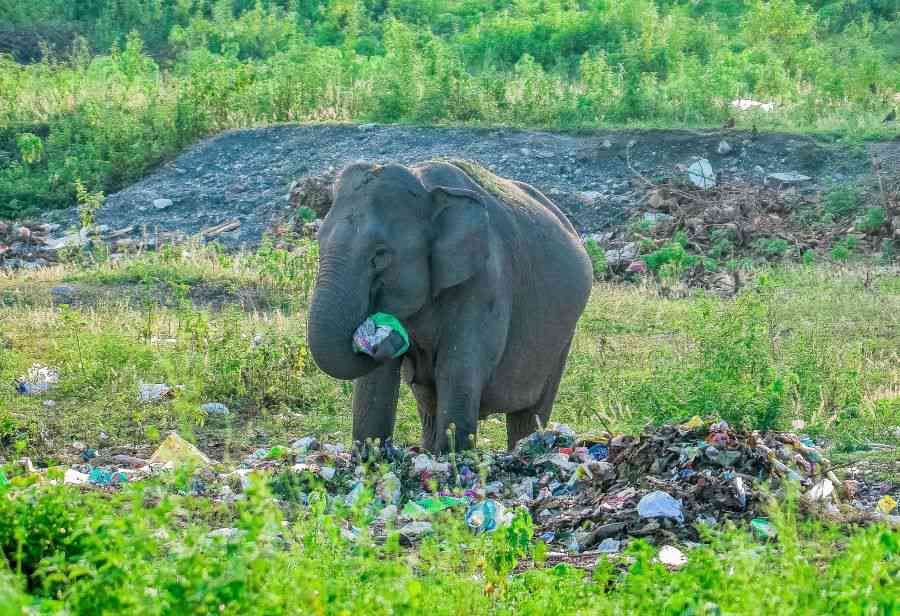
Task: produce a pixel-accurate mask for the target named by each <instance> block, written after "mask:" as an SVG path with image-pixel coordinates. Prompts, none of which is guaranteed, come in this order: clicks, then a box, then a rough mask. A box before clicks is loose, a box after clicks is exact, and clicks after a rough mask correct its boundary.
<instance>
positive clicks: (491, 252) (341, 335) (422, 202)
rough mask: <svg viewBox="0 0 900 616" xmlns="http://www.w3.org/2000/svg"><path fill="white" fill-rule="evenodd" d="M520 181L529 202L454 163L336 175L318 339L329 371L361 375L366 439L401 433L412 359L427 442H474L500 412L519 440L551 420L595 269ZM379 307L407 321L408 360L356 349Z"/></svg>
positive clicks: (563, 224)
mask: <svg viewBox="0 0 900 616" xmlns="http://www.w3.org/2000/svg"><path fill="white" fill-rule="evenodd" d="M510 184H511V185H512V186H513V190H515V191H517V192H518V193H519V195H520V197H521V198H520V199H519V200H518V201H519V203H516V202H514V201H513V200H507V199H504V200H502V201H501V200H499V199H498V198H495V197H494V196H493V194H492V193H490V192H488V191H486V190H485V189H483V188H482V187H481V186H480V185H479V184H478V183H476V182H475V181H474V180H473V179H472V178H471V177H470V176H469V175H467V174H466V173H465V172H463V171H462V170H461V169H460V168H459V167H457V166H455V165H453V164H449V163H444V162H428V163H423V164H421V165H418V166H413V167H405V166H402V165H394V164H392V165H386V166H378V165H372V164H368V163H357V164H353V165H351V166H349V167H347V168H346V169H345V170H344V171H343V172H342V174H341V175H340V177H339V178H338V181H337V182H336V184H335V188H334V190H335V200H334V205H333V207H332V209H331V211H330V212H329V213H328V216H327V217H326V218H325V221H324V223H323V225H322V228H321V230H320V231H319V243H320V261H319V276H318V279H317V281H316V287H315V292H314V296H313V300H312V304H311V306H310V311H309V322H308V342H309V348H310V350H311V352H312V356H313V359H314V360H315V362H316V364H318V366H319V367H320V368H321V369H322V370H323V371H325V372H326V373H328V374H329V375H331V376H333V377H335V378H338V379H348V380H349V379H353V380H354V381H355V382H354V387H353V439H354V441H357V442H364V441H366V440H367V439H381V440H384V439H386V438H389V437H391V435H392V433H393V430H394V420H395V415H396V407H397V396H398V390H399V385H400V379H401V368H402V373H403V378H404V380H405V381H406V382H407V383H408V384H409V385H410V386H411V388H412V391H413V394H414V395H415V398H416V401H417V405H418V410H419V415H420V417H421V420H422V431H423V433H422V445H423V446H424V447H425V448H427V449H429V450H432V451H440V452H443V451H447V450H449V449H451V448H455V449H464V448H468V447H471V446H473V445H474V441H475V434H476V431H477V426H478V419H479V418H481V417H485V416H486V415H488V414H490V413H496V412H501V413H506V414H507V436H508V444H509V447H512V446H513V445H514V444H515V443H516V442H517V441H518V440H519V439H520V438H522V437H524V436H527V435H528V434H530V433H531V432H533V431H534V430H535V429H536V426H537V422H536V418H539V419H540V421H541V424H542V425H545V424H546V422H547V420H548V418H549V416H550V409H551V406H552V404H553V400H554V398H555V397H556V392H557V388H558V386H559V381H560V377H561V376H562V372H563V368H564V366H565V362H566V356H567V355H568V352H569V345H570V343H571V341H572V336H573V333H574V329H575V323H576V321H577V320H578V317H579V316H580V315H581V313H582V311H583V310H584V307H585V304H586V303H587V299H588V295H589V294H590V289H591V281H592V270H591V264H590V260H589V258H588V256H587V253H586V252H585V250H584V247H583V246H582V243H581V241H580V239H579V237H578V235H577V233H576V231H575V229H574V228H573V227H572V225H571V223H569V221H568V220H567V219H566V218H565V216H564V215H563V214H562V213H561V212H560V211H559V209H557V208H556V206H554V205H553V204H552V203H551V202H550V201H549V200H548V199H547V198H546V197H545V196H544V195H542V194H541V193H540V192H538V191H537V190H535V189H534V188H532V187H530V186H528V185H527V184H522V183H518V182H510ZM507 201H508V202H507ZM374 312H388V313H391V314H393V315H395V316H396V317H397V318H398V319H400V321H401V322H402V323H403V324H404V326H405V327H406V328H407V329H408V331H409V334H410V349H409V351H408V352H407V353H406V354H405V355H404V356H403V357H401V358H398V359H391V358H389V357H388V358H380V360H378V361H376V360H375V359H373V358H370V357H368V356H366V355H361V354H356V353H354V352H353V351H352V343H351V339H352V335H353V332H354V330H355V329H356V328H357V327H358V326H359V325H360V323H362V321H363V320H364V319H365V318H366V317H367V316H368V315H370V314H372V313H374Z"/></svg>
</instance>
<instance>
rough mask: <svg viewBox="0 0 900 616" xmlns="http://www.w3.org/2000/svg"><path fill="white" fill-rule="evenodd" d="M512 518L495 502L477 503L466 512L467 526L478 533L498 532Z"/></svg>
mask: <svg viewBox="0 0 900 616" xmlns="http://www.w3.org/2000/svg"><path fill="white" fill-rule="evenodd" d="M511 518H512V514H511V513H510V512H507V511H506V509H505V508H504V507H503V505H501V504H500V503H498V502H497V501H494V500H485V501H480V502H476V503H474V504H473V505H472V506H471V507H469V510H468V511H466V524H468V525H469V528H471V529H472V530H473V531H475V532H476V533H484V532H491V531H493V530H496V529H497V528H498V527H500V526H502V525H504V524H506V523H508V522H509V520H510V519H511Z"/></svg>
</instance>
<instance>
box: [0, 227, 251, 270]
mask: <svg viewBox="0 0 900 616" xmlns="http://www.w3.org/2000/svg"><path fill="white" fill-rule="evenodd" d="M240 226H241V222H240V221H239V220H237V219H235V220H226V221H224V222H222V223H220V224H217V225H213V226H211V227H208V228H204V229H203V230H202V231H201V233H200V239H202V240H212V239H215V238H217V237H218V236H220V235H222V234H224V233H230V232H232V231H234V230H236V229H238V228H239V227H240ZM60 232H61V227H60V225H57V224H51V223H40V224H38V223H34V224H14V223H7V222H2V221H0V268H6V269H12V270H16V269H39V268H41V267H46V266H48V265H51V264H53V263H58V262H60V261H65V260H66V258H67V256H66V255H67V253H74V252H78V251H80V250H82V249H86V248H90V247H91V246H93V245H95V243H96V242H101V243H102V244H103V245H104V246H105V247H106V249H108V250H109V251H110V253H111V257H112V258H113V259H115V258H118V257H121V256H124V255H125V254H128V253H134V252H139V251H143V250H155V249H156V247H158V246H163V245H168V244H176V243H182V242H185V241H186V240H187V239H188V238H187V236H186V235H185V234H184V233H182V232H180V231H171V232H162V231H159V230H155V229H149V228H147V227H141V228H139V227H137V226H135V225H130V226H127V227H123V228H121V229H110V228H109V227H108V226H106V225H100V226H97V227H95V228H94V229H93V230H92V231H91V232H90V233H89V232H88V231H87V230H86V229H82V230H80V231H74V230H70V231H68V232H66V233H64V234H63V235H59V233H60Z"/></svg>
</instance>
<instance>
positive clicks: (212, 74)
mask: <svg viewBox="0 0 900 616" xmlns="http://www.w3.org/2000/svg"><path fill="white" fill-rule="evenodd" d="M508 4H509V3H506V4H504V3H500V4H496V3H494V4H490V3H489V4H487V5H482V4H479V3H475V2H468V1H466V2H449V1H447V0H404V1H403V2H400V3H398V2H391V3H389V4H385V3H384V2H365V3H363V2H332V1H329V2H326V3H316V2H307V1H300V0H259V1H258V2H257V1H256V0H253V1H250V0H233V1H232V0H217V1H215V2H208V1H204V2H188V1H185V0H152V1H151V0H91V1H90V2H87V3H85V2H81V3H68V2H62V1H61V0H35V1H34V2H12V3H11V2H10V0H6V1H5V3H4V4H0V21H3V22H4V23H6V22H8V23H13V24H20V25H28V27H32V28H40V27H41V26H42V25H45V24H46V23H47V22H48V20H49V21H55V20H57V19H59V20H63V21H66V22H70V23H72V24H74V29H75V31H78V32H81V33H83V36H84V37H85V38H83V39H81V38H79V39H76V41H75V42H74V43H73V45H72V49H70V50H57V52H55V53H51V54H50V55H48V56H47V57H46V58H45V59H44V60H43V61H41V62H36V63H33V64H30V65H21V64H18V63H16V62H13V61H11V60H9V59H0V150H2V152H3V155H0V216H14V215H18V214H21V213H23V212H37V211H40V210H44V209H47V208H50V207H65V206H68V205H72V204H73V202H74V189H73V183H74V180H75V179H76V178H78V179H80V180H81V181H82V182H83V183H84V186H85V188H86V189H87V190H88V191H90V192H96V191H102V192H104V193H106V194H109V193H111V192H112V191H114V190H116V189H118V188H120V187H121V186H122V185H124V184H125V183H128V182H131V181H133V180H134V179H135V178H137V177H139V176H140V175H142V174H143V173H145V172H146V171H147V170H148V169H149V168H151V167H152V166H153V165H156V164H158V163H159V162H160V161H162V160H164V159H165V158H167V157H169V156H171V155H172V154H174V153H175V152H177V151H178V149H179V148H182V147H184V146H185V145H186V144H189V143H192V142H193V141H195V140H196V139H197V138H199V137H202V136H204V135H206V134H209V133H211V132H215V131H219V130H222V129H226V128H234V127H246V126H258V125H260V124H266V123H271V122H290V121H322V120H327V121H347V120H366V119H372V120H378V121H382V122H404V121H408V122H428V123H440V122H467V123H478V124H515V125H527V126H536V127H537V126H543V127H563V128H574V127H595V126H597V125H598V124H601V123H608V122H623V123H629V122H634V121H639V122H643V123H647V124H654V125H663V126H666V125H668V126H694V125H698V124H699V125H704V124H705V125H710V124H718V123H721V121H722V120H723V119H724V118H725V117H727V116H728V114H729V109H728V107H727V101H729V100H731V99H733V98H735V97H746V96H753V97H766V98H771V99H773V100H778V101H780V102H781V105H779V107H778V109H777V111H775V112H773V113H771V114H767V117H766V127H767V128H792V129H829V130H832V129H833V130H837V131H838V132H849V131H852V132H860V131H862V132H866V131H868V132H871V133H874V134H877V133H879V132H881V133H883V132H884V131H886V130H889V128H885V127H884V126H883V125H882V123H881V119H882V118H883V117H884V114H886V113H887V111H888V109H889V97H888V96H887V93H889V92H892V91H894V90H896V87H897V83H896V74H897V61H898V58H897V56H896V55H892V54H891V53H889V52H887V51H885V50H884V49H883V47H885V46H886V43H885V42H884V41H892V39H891V37H890V34H891V33H892V32H893V30H891V29H890V28H894V27H895V26H894V25H893V22H886V23H884V24H881V23H879V22H877V21H875V20H873V19H868V18H867V17H866V16H869V15H884V14H885V8H884V6H883V5H881V4H877V3H875V4H871V5H859V6H856V5H854V8H853V11H851V13H852V14H853V15H856V16H859V19H856V18H854V19H851V20H849V21H842V20H843V19H844V18H841V20H837V21H834V20H833V19H832V17H831V15H832V13H831V12H829V11H824V12H822V13H821V14H816V13H815V12H813V11H812V10H810V8H809V6H808V4H806V3H803V2H797V1H796V0H771V1H764V0H756V1H754V2H752V3H746V4H741V3H726V4H724V5H723V4H722V3H714V4H715V6H710V7H707V6H705V5H704V6H703V7H700V6H693V5H692V6H691V7H690V8H686V7H684V6H681V5H678V4H672V3H669V2H663V3H657V2H651V1H650V0H627V1H625V2H619V3H599V4H598V3H593V4H592V3H581V4H579V3H569V2H561V1H560V0H548V1H547V2H536V1H534V0H525V1H523V2H517V3H513V4H511V5H508ZM832 8H833V7H832ZM837 23H839V24H841V25H839V26H836V25H835V24H837ZM92 54H94V55H92ZM698 83H702V84H703V87H702V88H698V87H697V84H698ZM873 90H874V91H875V92H876V93H877V95H873V94H872V91H873ZM757 121H761V119H760V118H757ZM17 136H21V140H20V142H19V143H16V137H17ZM4 161H6V162H4ZM857 207H858V203H857V196H856V195H855V193H854V192H853V190H852V189H849V188H842V189H838V190H836V191H833V192H832V194H830V195H829V197H828V198H827V199H826V204H825V208H826V213H827V214H828V215H831V216H833V217H842V216H850V215H852V214H854V213H855V210H856V208H857ZM722 249H723V250H724V249H725V247H724V246H723V247H722Z"/></svg>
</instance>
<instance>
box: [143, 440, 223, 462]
mask: <svg viewBox="0 0 900 616" xmlns="http://www.w3.org/2000/svg"><path fill="white" fill-rule="evenodd" d="M150 462H151V463H161V464H172V465H174V466H181V465H195V466H208V465H209V464H210V463H211V462H210V459H209V458H207V457H206V455H205V454H204V453H203V452H202V451H200V450H199V449H197V448H196V447H194V446H193V445H191V444H190V443H188V442H187V441H186V440H184V439H183V438H181V437H180V436H178V434H177V433H175V432H171V433H169V436H167V437H166V439H165V440H164V441H163V442H162V443H160V445H159V448H157V450H156V451H155V452H153V455H152V456H150Z"/></svg>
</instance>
